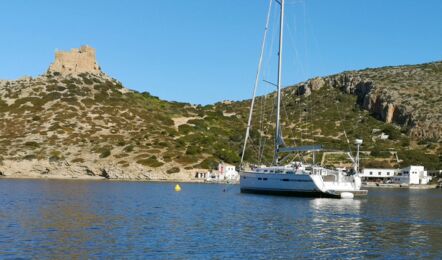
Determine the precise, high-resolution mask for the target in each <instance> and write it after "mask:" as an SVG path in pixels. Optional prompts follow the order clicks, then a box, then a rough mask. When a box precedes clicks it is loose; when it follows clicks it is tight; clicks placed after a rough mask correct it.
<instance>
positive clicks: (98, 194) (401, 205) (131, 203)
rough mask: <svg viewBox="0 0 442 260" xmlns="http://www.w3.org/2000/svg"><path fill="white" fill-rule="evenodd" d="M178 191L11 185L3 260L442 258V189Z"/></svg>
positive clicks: (1, 229)
mask: <svg viewBox="0 0 442 260" xmlns="http://www.w3.org/2000/svg"><path fill="white" fill-rule="evenodd" d="M174 185H175V184H174V183H143V182H109V181H78V180H77V181H66V180H10V179H2V180H0V259H16V258H21V259H28V258H38V259H46V258H51V259H66V258H77V259H85V258H89V259H109V258H112V259H115V258H116V259H128V258H130V259H293V258H394V259H398V258H409V259H415V258H421V257H429V258H442V190H440V189H439V190H425V191H422V190H407V189H371V190H370V191H369V196H368V197H367V198H364V199H354V200H339V199H311V198H295V197H276V196H263V195H251V194H241V193H240V192H239V187H238V186H237V185H233V186H226V185H216V184H211V185H204V184H181V187H182V191H181V192H175V191H174ZM224 190H225V191H224Z"/></svg>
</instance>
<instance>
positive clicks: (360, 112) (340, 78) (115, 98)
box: [0, 47, 442, 180]
mask: <svg viewBox="0 0 442 260" xmlns="http://www.w3.org/2000/svg"><path fill="white" fill-rule="evenodd" d="M440 68H441V63H432V64H423V65H416V66H404V67H389V68H380V69H369V70H363V71H354V72H345V73H342V74H338V75H333V76H330V77H325V78H316V79H313V80H310V81H307V82H304V83H300V84H298V85H296V86H292V87H288V88H286V89H284V95H285V97H284V99H283V100H284V111H283V112H284V115H285V117H284V125H285V127H284V128H285V129H289V131H285V132H284V136H285V139H286V142H287V143H296V144H308V143H318V142H319V143H322V144H324V145H325V147H326V148H327V149H329V150H339V149H341V150H342V149H345V150H347V149H348V147H349V146H348V145H347V143H346V138H345V135H347V137H348V139H350V140H352V139H353V138H356V137H358V138H363V139H364V141H365V143H364V149H365V150H367V151H369V152H368V153H367V156H366V158H365V159H366V160H365V162H366V164H367V165H372V166H373V165H385V164H387V165H396V164H398V163H400V164H409V163H419V164H424V165H426V166H427V167H430V168H442V163H441V161H442V158H441V154H442V146H441V134H440V133H441V122H442V120H441V107H442V99H441V97H442V96H441V88H442V83H441V82H442V81H441V78H442V70H441V69H440ZM273 96H274V93H271V94H269V95H267V96H264V97H260V98H259V99H258V102H257V103H258V104H267V105H266V107H264V108H261V111H264V114H265V117H262V119H261V120H255V121H254V122H253V128H252V141H251V143H250V145H249V147H250V148H251V149H250V151H248V153H247V154H246V159H247V160H249V161H255V159H257V157H258V154H260V155H262V158H263V159H262V161H263V162H265V161H268V160H270V158H271V142H269V143H268V144H267V145H266V146H264V145H261V146H260V145H259V142H261V144H263V141H262V140H263V139H262V137H263V136H266V137H269V138H271V137H272V133H273V132H272V128H273V124H272V123H271V120H270V119H271V118H272V113H273V111H274V109H272V107H273V106H272V102H273V101H272V100H273V98H272V97H273ZM249 104H250V100H245V101H240V102H220V103H217V104H213V105H208V106H195V105H192V104H187V103H177V102H168V101H164V100H161V99H159V98H157V97H154V96H151V95H150V94H149V93H147V92H144V93H138V92H136V91H132V90H129V89H127V88H125V87H124V86H122V84H121V83H120V82H118V81H117V80H115V79H113V78H111V77H109V76H108V75H106V74H105V73H103V72H102V71H101V69H100V67H99V66H98V65H97V62H96V60H95V50H94V49H93V48H91V47H82V48H80V49H73V50H72V51H71V52H59V53H56V57H55V61H54V63H53V64H52V65H51V66H50V69H49V70H48V71H47V72H46V73H45V74H43V75H41V76H39V77H36V78H30V77H27V78H22V79H19V80H15V81H0V175H10V176H50V177H74V178H80V177H85V176H91V177H104V178H111V179H134V180H168V179H169V180H172V179H179V180H190V179H192V177H193V176H194V173H195V172H197V171H205V169H211V168H212V167H214V166H215V165H216V164H217V163H218V162H219V161H225V162H228V163H233V164H236V163H238V161H239V158H240V157H239V155H240V150H241V145H242V144H241V143H242V141H243V134H244V129H245V125H246V118H247V113H248V107H249ZM258 109H259V108H258V107H257V110H258ZM344 130H346V131H344ZM382 132H384V134H388V136H389V138H388V139H385V138H379V136H380V135H381V133H382ZM344 133H345V134H344ZM259 147H265V148H264V149H260V148H259ZM396 155H398V157H399V158H400V160H401V161H399V162H398V161H397V160H396V159H395V158H396ZM327 158H328V159H325V160H324V162H323V163H325V164H333V165H342V164H343V163H344V164H345V162H343V161H345V159H342V160H338V159H339V158H338V159H337V158H336V157H333V156H330V155H328V157H327Z"/></svg>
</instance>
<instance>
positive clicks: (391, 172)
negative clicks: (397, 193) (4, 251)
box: [361, 165, 431, 185]
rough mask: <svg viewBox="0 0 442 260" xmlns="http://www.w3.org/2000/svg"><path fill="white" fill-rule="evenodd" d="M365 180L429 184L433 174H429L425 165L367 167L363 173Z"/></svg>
mask: <svg viewBox="0 0 442 260" xmlns="http://www.w3.org/2000/svg"><path fill="white" fill-rule="evenodd" d="M361 178H362V181H364V182H382V183H397V184H407V185H410V184H428V183H429V182H430V181H431V176H428V174H427V171H425V169H424V166H414V165H411V166H408V167H405V168H402V169H387V168H384V169H376V168H365V169H364V170H363V171H362V173H361Z"/></svg>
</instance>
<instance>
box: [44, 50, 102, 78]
mask: <svg viewBox="0 0 442 260" xmlns="http://www.w3.org/2000/svg"><path fill="white" fill-rule="evenodd" d="M49 71H50V72H58V73H61V74H63V75H67V74H79V73H85V72H87V73H93V74H99V73H101V70H100V67H99V66H98V64H97V60H96V57H95V49H94V48H92V47H89V46H87V45H84V46H81V47H80V48H79V49H77V48H74V49H71V51H56V52H55V60H54V62H53V63H52V64H51V66H50V67H49Z"/></svg>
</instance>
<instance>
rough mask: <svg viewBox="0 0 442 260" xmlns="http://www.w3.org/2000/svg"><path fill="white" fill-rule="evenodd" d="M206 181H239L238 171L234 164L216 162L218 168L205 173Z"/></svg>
mask: <svg viewBox="0 0 442 260" xmlns="http://www.w3.org/2000/svg"><path fill="white" fill-rule="evenodd" d="M206 181H208V182H218V181H221V182H223V181H239V173H238V172H237V171H236V169H235V166H234V165H231V164H227V163H223V162H222V163H220V164H218V169H217V170H214V171H212V172H210V173H209V174H207V177H206Z"/></svg>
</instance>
